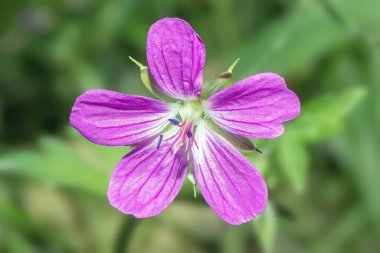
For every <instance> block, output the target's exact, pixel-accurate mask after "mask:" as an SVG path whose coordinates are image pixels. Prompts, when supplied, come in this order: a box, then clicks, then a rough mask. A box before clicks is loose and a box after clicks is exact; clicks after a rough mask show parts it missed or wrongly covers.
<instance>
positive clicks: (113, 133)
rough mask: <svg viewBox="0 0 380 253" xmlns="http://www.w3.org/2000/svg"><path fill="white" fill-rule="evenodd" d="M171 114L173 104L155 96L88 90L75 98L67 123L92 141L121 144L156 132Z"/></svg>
mask: <svg viewBox="0 0 380 253" xmlns="http://www.w3.org/2000/svg"><path fill="white" fill-rule="evenodd" d="M174 115H175V112H174V107H173V106H172V105H169V104H167V103H164V102H162V101H159V100H155V99H151V98H146V97H141V96H132V95H125V94H121V93H117V92H113V91H108V90H90V91H88V92H86V93H84V94H82V95H80V96H79V97H78V98H77V100H76V101H75V104H74V106H73V108H72V112H71V115H70V124H71V125H72V126H73V127H75V128H76V129H77V130H78V131H79V132H80V133H81V134H82V135H83V136H84V137H86V138H87V139H89V140H90V141H92V142H94V143H96V144H101V145H109V146H121V145H131V144H134V143H138V142H141V141H144V140H147V139H148V138H150V137H152V136H154V135H156V134H158V133H160V132H161V131H162V130H163V129H164V128H165V127H166V126H167V125H168V124H169V122H168V119H169V118H171V117H173V116H174Z"/></svg>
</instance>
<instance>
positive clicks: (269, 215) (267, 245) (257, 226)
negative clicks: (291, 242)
mask: <svg viewBox="0 0 380 253" xmlns="http://www.w3.org/2000/svg"><path fill="white" fill-rule="evenodd" d="M251 224H252V228H253V230H254V232H255V233H256V234H257V236H258V237H259V240H260V244H261V246H262V247H263V249H264V252H265V253H272V252H273V250H274V245H275V240H276V234H277V214H276V210H275V209H274V207H273V205H272V204H271V203H270V202H268V205H267V208H266V209H265V211H264V213H263V214H261V215H260V216H259V217H257V218H255V219H254V220H253V221H252V222H251Z"/></svg>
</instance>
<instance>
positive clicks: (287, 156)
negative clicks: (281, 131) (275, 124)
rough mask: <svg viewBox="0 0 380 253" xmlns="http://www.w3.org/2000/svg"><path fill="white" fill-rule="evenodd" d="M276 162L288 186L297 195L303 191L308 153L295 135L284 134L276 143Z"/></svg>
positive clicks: (308, 160) (306, 174) (307, 167)
mask: <svg viewBox="0 0 380 253" xmlns="http://www.w3.org/2000/svg"><path fill="white" fill-rule="evenodd" d="M277 155H278V160H279V163H280V166H281V168H282V169H283V171H284V174H285V177H286V178H287V179H288V181H289V183H290V185H292V187H293V188H294V190H295V191H296V192H298V193H301V192H303V191H304V189H305V186H306V182H307V176H308V172H309V162H310V158H309V153H308V152H307V148H306V145H305V144H304V143H303V142H302V141H301V140H300V139H298V136H297V135H294V134H293V135H292V134H286V135H284V136H283V137H282V138H280V140H279V143H278V154H277Z"/></svg>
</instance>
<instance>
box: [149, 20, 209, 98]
mask: <svg viewBox="0 0 380 253" xmlns="http://www.w3.org/2000/svg"><path fill="white" fill-rule="evenodd" d="M147 58H148V65H149V70H150V73H151V74H152V77H153V79H154V81H155V83H156V84H157V87H158V88H159V89H160V90H161V91H162V92H163V93H164V94H166V95H168V96H170V97H173V98H176V99H182V100H192V99H197V98H199V97H200V93H201V89H202V72H203V65H204V63H205V58H206V49H205V45H204V44H203V41H202V39H201V38H200V37H199V36H198V34H197V33H196V32H195V31H194V30H193V29H192V28H191V26H190V25H189V24H188V23H187V22H186V21H184V20H182V19H179V18H164V19H160V20H158V21H157V22H156V23H154V24H153V25H152V26H151V28H150V29H149V32H148V39H147Z"/></svg>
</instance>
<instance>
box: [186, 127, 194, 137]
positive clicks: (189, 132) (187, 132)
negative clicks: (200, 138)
mask: <svg viewBox="0 0 380 253" xmlns="http://www.w3.org/2000/svg"><path fill="white" fill-rule="evenodd" d="M186 135H187V137H189V138H191V137H193V134H192V133H191V130H190V129H187V131H186Z"/></svg>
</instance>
